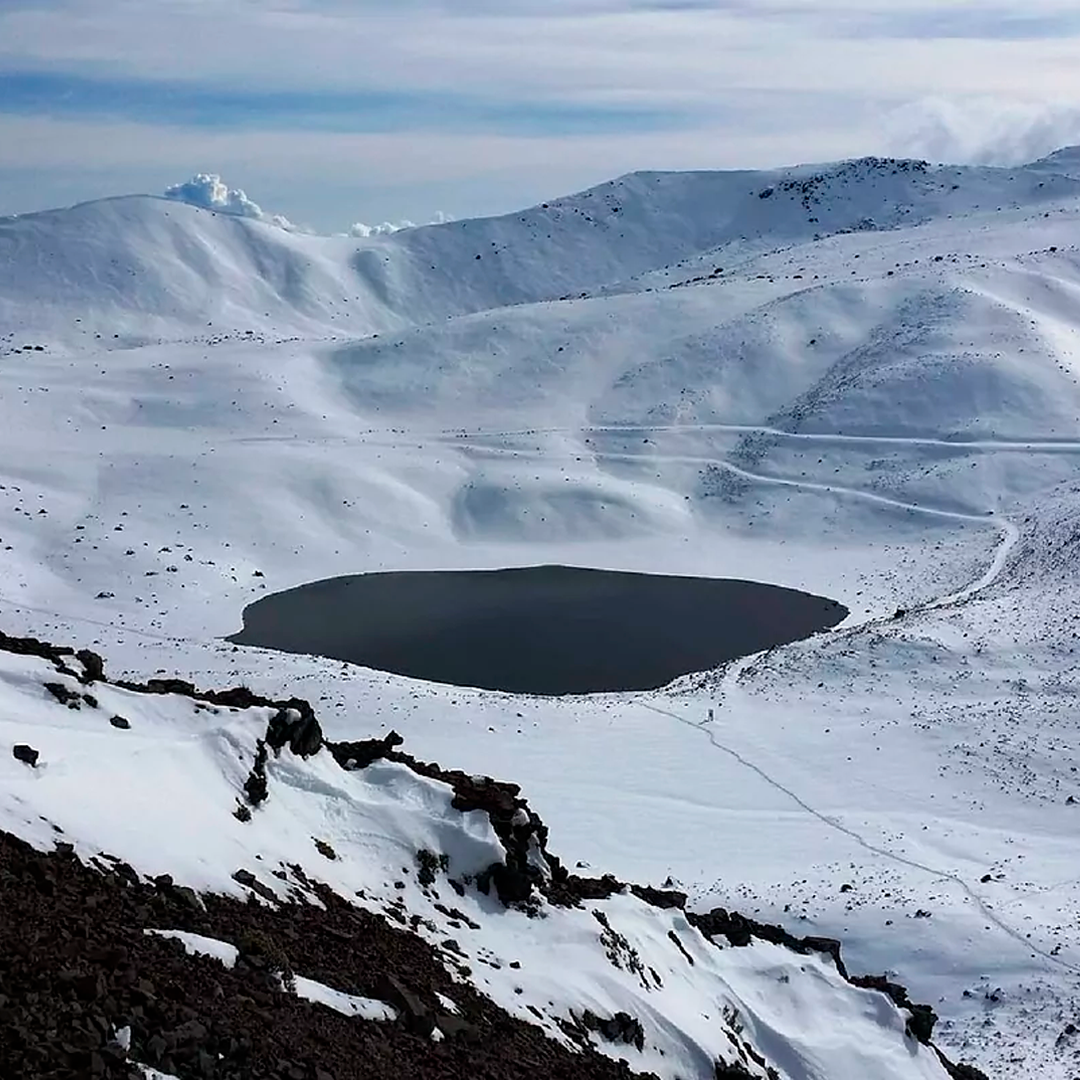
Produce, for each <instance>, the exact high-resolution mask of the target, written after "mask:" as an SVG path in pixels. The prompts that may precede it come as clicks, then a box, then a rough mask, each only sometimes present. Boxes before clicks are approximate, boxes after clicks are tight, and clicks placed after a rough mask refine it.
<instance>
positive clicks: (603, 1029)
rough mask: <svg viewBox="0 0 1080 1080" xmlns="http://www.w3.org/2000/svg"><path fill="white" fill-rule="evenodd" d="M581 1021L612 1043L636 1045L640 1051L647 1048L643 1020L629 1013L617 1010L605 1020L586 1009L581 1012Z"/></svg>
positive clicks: (590, 1029)
mask: <svg viewBox="0 0 1080 1080" xmlns="http://www.w3.org/2000/svg"><path fill="white" fill-rule="evenodd" d="M581 1022H582V1024H583V1025H584V1026H585V1027H586V1028H587V1029H588V1030H589V1031H595V1032H597V1033H598V1034H599V1035H600V1037H601V1038H603V1039H606V1040H607V1041H608V1042H610V1043H622V1044H624V1045H625V1046H636V1047H637V1049H638V1050H639V1051H640V1050H643V1049H644V1048H645V1029H644V1028H643V1027H642V1026H641V1021H640V1020H638V1019H637V1018H636V1017H633V1016H631V1015H630V1014H629V1013H626V1012H617V1013H615V1015H614V1016H612V1017H610V1018H609V1019H606V1020H605V1019H603V1018H602V1017H599V1016H597V1015H596V1013H594V1012H591V1011H590V1010H589V1009H586V1010H585V1011H584V1012H583V1013H582V1014H581Z"/></svg>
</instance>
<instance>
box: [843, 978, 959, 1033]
mask: <svg viewBox="0 0 1080 1080" xmlns="http://www.w3.org/2000/svg"><path fill="white" fill-rule="evenodd" d="M848 982H850V983H851V984H852V985H853V986H861V987H862V988H863V989H864V990H877V991H878V992H879V993H882V994H886V995H888V996H889V997H890V998H892V1000H893V1003H894V1004H895V1005H896V1007H897V1008H898V1009H907V1010H908V1012H909V1013H911V1017H910V1019H909V1020H908V1023H907V1029H908V1031H909V1032H910V1033H911V1034H912V1035H913V1036H914V1037H915V1038H916V1039H918V1040H919V1042H921V1043H925V1044H926V1045H927V1046H929V1045H930V1039H931V1038H932V1037H933V1034H934V1025H935V1024H936V1023H937V1021H938V1016H937V1013H936V1012H934V1010H933V1009H932V1008H930V1006H929V1005H916V1004H915V1003H914V1002H913V1001H912V1000H911V998H909V997H908V992H907V989H906V988H905V987H903V986H901V985H900V984H899V983H894V982H889V980H888V979H887V978H885V976H884V975H856V976H855V977H854V978H849V979H848Z"/></svg>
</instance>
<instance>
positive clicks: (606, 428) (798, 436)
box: [226, 424, 1080, 454]
mask: <svg viewBox="0 0 1080 1080" xmlns="http://www.w3.org/2000/svg"><path fill="white" fill-rule="evenodd" d="M693 432H715V433H717V434H720V435H724V434H730V435H766V436H769V437H770V438H778V439H793V440H796V441H799V442H822V443H839V444H844V445H864V446H925V447H938V448H941V449H945V450H961V451H964V450H987V451H991V452H1004V453H1008V452H1017V453H1039V454H1080V439H1076V440H1073V439H1038V438H1026V439H961V438H956V439H943V438H933V437H931V436H921V435H910V436H909V435H843V434H840V433H839V432H803V431H783V430H782V429H780V428H773V427H767V426H763V425H758V424H593V425H588V426H581V427H534V428H519V429H517V430H506V431H490V430H486V429H484V428H440V429H437V430H432V431H422V430H421V431H418V430H410V431H409V432H408V434H407V435H406V434H404V433H403V432H402V431H401V430H400V429H390V430H379V429H371V430H369V432H368V434H367V435H327V436H325V437H320V436H315V437H312V436H306V435H296V434H292V435H288V434H287V435H243V436H239V437H237V438H235V439H227V440H226V441H228V442H236V443H244V444H258V443H293V444H296V443H301V444H305V445H307V444H311V445H320V446H322V445H328V446H354V445H355V446H359V445H365V446H372V445H389V446H398V445H401V444H403V443H404V444H406V445H412V440H414V439H416V438H434V439H442V440H445V441H448V442H450V443H451V444H454V445H462V446H471V447H472V448H473V449H481V447H478V446H477V445H476V444H469V443H465V442H463V440H465V439H520V438H527V437H529V436H532V435H578V434H580V435H597V434H625V435H641V434H680V433H685V434H691V433H693ZM386 435H389V436H392V438H390V439H387V440H386V442H385V443H377V442H376V440H378V439H379V437H380V436H386ZM483 449H488V448H486V447H485V448H483ZM490 449H491V450H493V451H497V450H499V449H500V448H499V447H491V448H490Z"/></svg>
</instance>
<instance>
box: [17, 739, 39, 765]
mask: <svg viewBox="0 0 1080 1080" xmlns="http://www.w3.org/2000/svg"><path fill="white" fill-rule="evenodd" d="M11 754H12V757H14V758H15V760H16V761H21V762H23V763H24V764H26V765H29V766H30V768H31V769H36V768H37V763H38V758H39V757H40V756H41V755H40V753H39V752H38V751H37V750H35V749H34V748H33V747H32V746H27V745H26V744H25V743H16V744H15V746H13V747H12V748H11Z"/></svg>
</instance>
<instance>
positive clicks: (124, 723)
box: [109, 716, 131, 731]
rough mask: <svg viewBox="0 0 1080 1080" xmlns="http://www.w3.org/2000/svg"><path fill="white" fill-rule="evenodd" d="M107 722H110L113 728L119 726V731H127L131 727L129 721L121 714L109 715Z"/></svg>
mask: <svg viewBox="0 0 1080 1080" xmlns="http://www.w3.org/2000/svg"><path fill="white" fill-rule="evenodd" d="M109 723H110V724H112V726H113V727H114V728H119V729H120V730H121V731H128V730H129V729H130V728H131V721H130V720H126V719H125V718H124V717H122V716H110V717H109Z"/></svg>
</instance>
